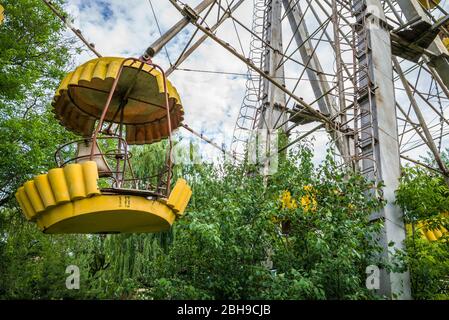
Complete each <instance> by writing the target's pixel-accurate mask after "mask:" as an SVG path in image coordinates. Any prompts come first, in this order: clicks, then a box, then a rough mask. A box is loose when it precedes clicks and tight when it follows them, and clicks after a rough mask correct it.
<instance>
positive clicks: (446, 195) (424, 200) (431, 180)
mask: <svg viewBox="0 0 449 320" xmlns="http://www.w3.org/2000/svg"><path fill="white" fill-rule="evenodd" d="M397 202H398V204H399V205H400V206H401V208H402V210H403V211H404V217H405V219H406V221H407V222H413V221H419V220H422V219H429V218H435V217H437V216H439V215H440V214H441V213H442V212H445V211H449V188H448V186H447V185H446V184H445V182H444V179H443V178H442V177H441V175H438V174H434V173H432V172H430V171H428V170H425V169H423V168H420V167H407V168H404V170H403V175H402V178H401V184H400V187H399V189H398V191H397Z"/></svg>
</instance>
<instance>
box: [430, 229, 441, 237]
mask: <svg viewBox="0 0 449 320" xmlns="http://www.w3.org/2000/svg"><path fill="white" fill-rule="evenodd" d="M432 232H433V234H434V235H435V238H437V239H440V238H441V237H442V236H443V233H442V232H441V231H440V230H439V229H433V230H432Z"/></svg>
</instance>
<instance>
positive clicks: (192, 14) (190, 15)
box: [182, 5, 199, 21]
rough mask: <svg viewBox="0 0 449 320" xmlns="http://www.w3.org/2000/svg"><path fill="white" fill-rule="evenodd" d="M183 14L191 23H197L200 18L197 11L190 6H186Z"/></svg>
mask: <svg viewBox="0 0 449 320" xmlns="http://www.w3.org/2000/svg"><path fill="white" fill-rule="evenodd" d="M182 14H183V16H184V17H186V18H187V19H189V20H190V21H197V20H198V18H199V15H198V13H196V11H195V10H193V9H192V8H191V7H189V6H188V5H184V8H183V9H182Z"/></svg>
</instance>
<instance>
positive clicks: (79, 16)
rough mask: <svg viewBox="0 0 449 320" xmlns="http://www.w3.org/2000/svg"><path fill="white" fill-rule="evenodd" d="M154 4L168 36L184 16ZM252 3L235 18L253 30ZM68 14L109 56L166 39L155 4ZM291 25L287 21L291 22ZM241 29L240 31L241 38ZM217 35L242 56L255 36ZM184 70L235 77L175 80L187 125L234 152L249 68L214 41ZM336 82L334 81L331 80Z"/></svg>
mask: <svg viewBox="0 0 449 320" xmlns="http://www.w3.org/2000/svg"><path fill="white" fill-rule="evenodd" d="M185 2H186V3H188V4H189V5H190V6H191V7H195V6H196V5H197V4H198V3H199V2H200V1H198V0H189V1H185ZM151 3H152V5H153V8H154V10H155V12H156V16H157V20H158V23H159V27H160V29H161V31H162V33H163V32H164V31H166V30H168V29H169V28H170V27H171V26H172V25H173V24H175V23H176V22H177V21H178V20H179V19H180V18H181V17H182V16H181V15H180V13H179V12H178V11H177V10H176V9H175V8H174V7H173V6H172V5H171V4H170V3H169V1H166V0H152V1H151ZM222 3H223V5H226V3H227V1H226V0H223V1H222ZM252 3H253V1H250V0H247V1H245V3H244V4H243V5H241V7H240V8H239V9H238V10H237V11H236V13H235V17H236V18H238V19H239V20H240V21H241V22H242V23H243V24H245V25H246V26H248V27H251V23H252V17H253V8H252ZM66 10H67V11H68V12H69V13H70V15H71V16H72V17H73V19H74V20H73V25H74V26H76V27H77V28H79V29H80V30H81V31H82V32H83V34H84V36H85V37H86V38H87V39H88V40H89V41H90V42H93V43H94V44H95V47H96V49H97V50H98V51H99V52H100V53H101V54H102V55H103V56H124V57H126V56H133V57H138V56H140V55H141V54H142V53H143V52H144V50H145V49H146V48H147V47H148V46H149V45H150V44H151V43H152V42H153V41H154V40H156V39H157V38H158V37H159V36H160V33H159V30H158V27H157V25H156V20H155V17H154V15H153V12H152V10H151V5H150V1H149V0H127V1H123V0H67V5H66ZM318 11H319V10H318ZM306 15H309V17H310V15H311V13H310V10H308V11H307V10H306ZM216 17H217V13H216V11H214V12H212V13H211V14H210V18H209V19H208V20H207V22H208V24H209V25H210V26H211V25H213V24H214V20H216ZM285 21H286V22H287V19H285ZM308 21H309V26H310V30H311V32H312V31H313V30H315V29H316V28H317V27H318V23H317V22H316V20H315V19H312V18H308ZM235 28H237V31H238V36H237V32H236V30H235ZM193 31H194V28H193V27H192V26H189V27H187V28H185V29H184V30H183V32H182V33H180V34H179V35H178V36H177V37H176V38H174V39H173V40H172V41H171V42H170V43H169V44H168V46H167V47H166V50H167V51H165V50H164V51H161V52H160V53H159V54H158V55H157V56H156V57H155V58H154V62H155V63H158V64H160V65H162V66H163V67H164V68H165V69H167V68H168V67H169V66H170V62H174V61H175V60H176V59H177V57H178V56H179V54H180V53H181V51H182V50H183V48H184V46H185V45H186V43H187V41H188V40H189V39H190V35H192V33H193ZM283 34H284V39H285V40H284V49H285V48H286V47H288V44H289V40H290V38H291V36H292V32H291V30H290V27H289V25H288V23H284V24H283ZM217 35H218V36H219V37H220V38H222V39H223V40H225V41H227V42H228V43H229V44H230V45H231V46H233V47H234V48H235V49H236V50H237V51H238V52H241V49H243V51H244V53H245V56H248V50H249V43H250V34H249V33H248V32H246V31H245V30H243V29H242V28H241V27H238V26H235V25H234V24H233V23H232V22H231V21H230V20H228V21H227V22H225V23H224V24H223V25H222V26H221V27H220V28H219V30H218V32H217ZM199 36H201V32H199V33H198V36H197V38H198V37H199ZM319 36H320V34H317V36H316V38H318V37H319ZM197 38H196V39H197ZM240 44H242V45H240ZM326 46H327V47H326ZM294 47H295V46H294V44H293V45H290V48H291V49H289V51H287V54H290V53H293V55H292V57H293V58H295V59H298V60H299V59H300V57H299V54H298V53H297V52H296V53H294V52H293V51H294ZM318 54H319V55H320V59H321V62H322V64H323V66H324V68H325V70H334V68H335V57H334V53H333V51H332V50H329V44H328V43H327V44H326V42H323V44H322V45H321V48H320V50H319V52H318ZM94 57H95V56H94V55H93V54H92V53H91V52H89V51H85V52H84V53H82V54H81V55H79V56H77V57H76V62H77V63H83V62H85V61H87V60H89V59H92V58H94ZM180 68H182V69H190V70H201V71H207V72H211V71H212V72H227V73H232V74H217V73H204V72H192V71H182V70H177V71H175V72H174V73H173V74H172V75H171V76H170V80H171V81H172V83H173V84H174V85H175V86H176V87H177V89H178V91H179V93H180V96H181V99H182V102H183V105H184V110H185V112H186V115H185V123H186V124H188V125H189V126H190V127H192V128H194V129H195V130H197V131H200V132H202V133H204V134H205V135H206V136H209V137H211V138H213V140H214V141H216V142H217V143H218V144H225V146H226V148H229V145H230V142H231V138H232V133H233V130H234V125H235V121H236V118H237V115H238V111H239V108H240V106H241V104H242V99H243V96H244V93H245V81H246V79H245V76H244V75H245V74H246V72H247V68H246V66H245V65H244V64H243V63H242V62H241V61H239V60H238V59H237V58H235V57H234V56H233V55H231V54H230V53H229V52H227V51H226V50H225V49H223V48H222V47H220V46H219V45H217V44H216V43H214V42H213V41H212V40H211V39H208V40H206V42H204V44H203V45H202V46H201V47H200V48H199V49H198V50H197V51H196V52H195V53H194V54H193V55H192V56H190V57H189V58H188V59H187V60H186V61H185V62H184V63H183V64H182V65H181V67H180ZM285 71H286V76H287V78H288V77H292V78H295V77H298V74H300V73H301V71H302V70H301V68H299V67H298V65H296V64H294V63H290V62H287V63H286V64H285ZM332 80H333V79H329V81H332ZM304 81H305V82H302V83H300V85H299V86H298V89H297V91H296V94H297V95H299V96H301V97H303V98H304V100H305V101H306V102H311V101H313V100H314V98H313V93H312V90H311V88H310V85H309V84H308V83H306V82H307V77H305V80H304ZM425 81H428V80H425ZM294 84H295V81H293V80H287V87H288V88H293V86H294ZM400 99H403V98H400ZM431 119H434V116H433V115H432V116H431V115H429V120H431ZM437 120H438V119H437ZM434 121H435V120H434ZM434 123H435V122H434ZM314 125H316V124H314ZM314 125H312V126H314ZM306 129H307V127H303V128H300V129H298V130H300V131H301V130H306ZM437 129H438V128H437ZM178 134H180V135H181V136H183V137H184V138H192V136H191V135H190V134H188V133H186V131H184V129H180V130H179V133H178ZM314 138H315V145H316V150H317V155H316V160H317V161H319V160H320V159H322V158H323V156H324V150H325V147H326V144H327V143H328V139H327V135H326V134H324V133H318V134H316V135H315V136H314ZM202 147H203V148H206V149H207V148H209V149H207V151H204V152H206V153H210V152H212V150H214V149H213V148H212V147H207V145H205V144H202ZM419 152H420V153H422V152H425V150H424V149H423V148H421V149H420V151H419Z"/></svg>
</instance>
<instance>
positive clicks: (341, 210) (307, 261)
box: [109, 148, 382, 299]
mask: <svg viewBox="0 0 449 320" xmlns="http://www.w3.org/2000/svg"><path fill="white" fill-rule="evenodd" d="M247 172H248V168H247V167H246V166H238V167H235V166H231V165H227V164H225V165H222V166H220V167H214V166H207V165H203V166H192V167H189V168H184V172H183V173H184V176H185V177H187V178H188V180H189V183H190V184H191V185H192V188H193V197H192V199H191V202H190V204H189V207H188V210H187V213H186V215H185V216H184V217H183V218H182V219H181V220H179V221H178V222H177V223H176V224H175V226H174V228H173V233H174V240H173V243H172V244H171V245H170V246H169V247H168V250H165V251H163V250H161V249H157V246H156V247H152V248H151V250H150V251H148V254H147V255H148V257H149V258H148V260H147V264H146V267H145V268H143V269H142V270H141V272H142V273H141V274H140V279H142V281H141V282H140V285H139V286H140V288H145V290H144V291H143V293H142V297H144V298H148V299H199V298H207V299H261V298H262V299H360V298H372V297H373V296H372V295H371V294H370V293H369V292H368V291H367V290H366V289H364V287H365V278H366V275H365V268H366V266H367V265H369V264H373V263H377V262H378V261H375V258H374V257H375V256H376V253H378V250H379V248H377V247H376V246H374V245H373V242H372V241H371V239H370V237H369V236H367V235H369V234H371V233H374V232H376V231H378V228H379V225H376V224H368V221H367V217H368V216H369V214H370V212H372V210H375V209H378V208H380V207H381V206H382V203H381V202H380V201H379V200H377V199H374V198H369V197H366V195H365V193H364V190H367V188H368V183H367V182H366V181H364V180H363V179H362V178H360V177H358V176H354V177H350V178H349V180H347V179H344V176H345V173H344V172H340V171H339V170H338V168H337V167H336V165H335V164H333V163H332V161H331V160H330V158H329V159H328V160H327V162H326V163H324V164H323V165H322V166H320V167H318V168H316V167H315V166H314V165H313V163H312V161H311V151H310V150H309V149H306V148H305V149H303V150H301V152H300V153H299V156H298V157H291V158H290V159H288V161H284V162H282V164H281V168H280V170H279V172H278V173H277V174H276V175H275V176H273V177H271V178H270V180H269V182H268V187H267V188H265V187H264V181H263V180H264V179H263V177H261V176H254V175H248V174H247ZM305 185H312V186H313V188H314V190H316V198H317V203H318V205H317V210H316V211H314V212H306V211H305V210H304V208H302V207H299V208H297V209H296V210H284V209H281V207H280V202H279V196H280V194H281V193H282V191H283V190H285V189H289V190H291V192H292V194H293V196H294V197H296V198H300V197H302V196H303V195H304V188H303V187H304V186H305ZM279 219H289V220H290V221H291V226H292V227H291V231H290V233H289V235H288V236H284V235H281V228H280V225H279V223H277V222H274V221H278V220H279ZM133 237H134V236H133ZM131 238H132V237H130V238H128V239H127V240H126V241H128V240H129V239H131ZM139 239H140V240H138V239H136V238H135V242H134V243H139V242H140V241H141V238H139ZM109 241H112V239H110V240H109ZM149 241H154V238H153V239H152V240H149ZM121 250H122V251H123V247H122V248H121ZM117 251H120V249H119V250H116V252H117ZM139 254H142V251H141V250H139ZM268 255H270V256H271V260H272V261H273V264H274V268H275V269H276V272H275V273H276V274H274V272H271V271H270V270H268V269H267V268H266V267H265V266H264V262H265V261H266V260H267V256H268Z"/></svg>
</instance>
